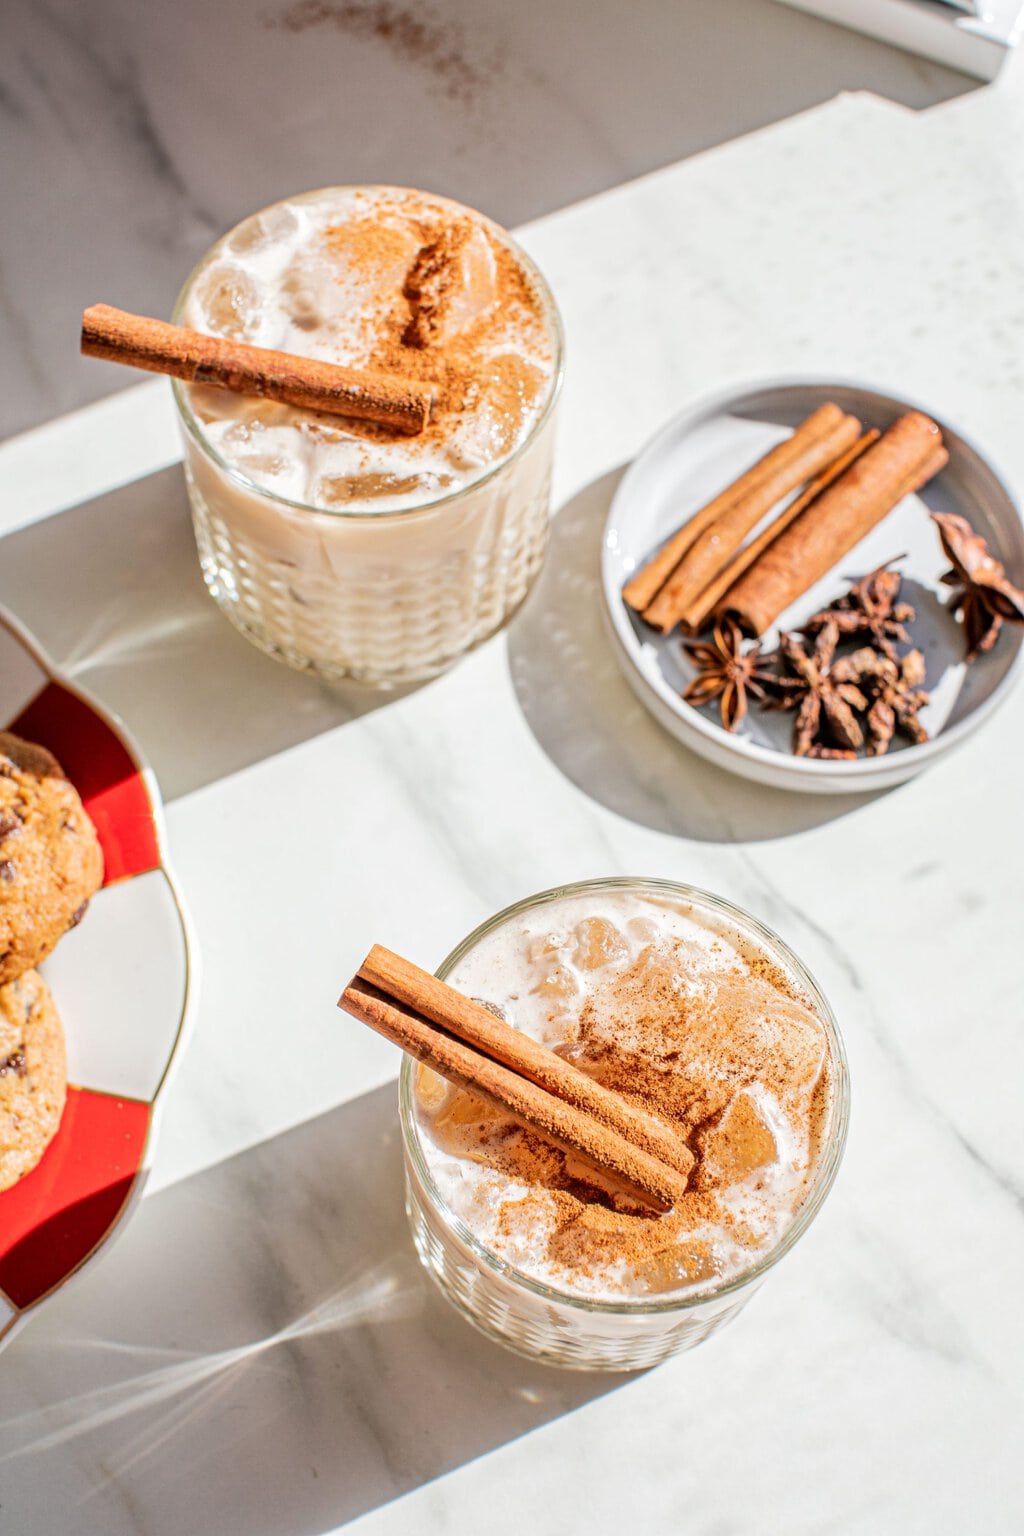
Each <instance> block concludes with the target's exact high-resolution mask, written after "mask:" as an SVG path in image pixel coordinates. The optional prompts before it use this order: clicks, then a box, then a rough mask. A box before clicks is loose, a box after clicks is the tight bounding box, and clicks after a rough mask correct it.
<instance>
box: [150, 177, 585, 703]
mask: <svg viewBox="0 0 1024 1536" xmlns="http://www.w3.org/2000/svg"><path fill="white" fill-rule="evenodd" d="M175 318H176V319H177V320H179V321H180V322H181V323H183V324H185V325H187V326H189V327H191V328H193V329H195V330H199V331H203V332H206V333H208V334H213V335H221V336H227V337H230V338H232V339H234V340H238V341H245V342H249V343H252V344H254V345H257V346H260V347H267V348H273V349H276V350H280V351H285V352H292V353H297V354H300V355H303V356H307V357H312V358H316V359H319V360H322V361H326V362H332V363H339V364H343V365H346V366H349V367H355V368H360V369H366V370H368V371H372V372H375V373H378V374H380V373H386V374H390V375H392V376H394V377H396V378H407V379H411V380H414V381H419V382H422V383H425V384H427V385H429V387H430V389H431V391H432V394H433V408H432V412H431V419H430V422H429V423H428V425H427V427H426V429H425V430H424V431H423V432H422V433H420V434H418V435H416V436H403V435H401V434H400V433H398V432H395V431H392V430H389V429H387V428H384V427H381V426H377V425H373V424H371V423H367V422H357V421H354V420H349V419H345V418H341V417H338V416H328V415H325V414H322V413H318V412H311V411H302V410H298V409H296V408H294V407H292V406H287V405H281V404H277V403H274V402H271V401H267V400H260V399H253V398H249V397H244V396H241V395H237V394H232V393H229V392H227V391H224V390H217V389H211V388H208V387H202V386H189V385H184V384H176V385H175V393H176V398H177V400H178V404H179V409H180V413H181V418H182V422H183V425H184V428H185V434H184V436H185V451H186V473H187V476H188V482H189V492H190V499H191V502H192V509H193V516H194V521H195V526H196V534H197V539H198V543H199V550H200V556H201V560H202V565H203V571H204V575H205V577H206V581H207V585H208V587H209V589H210V591H211V593H212V594H213V596H214V597H215V598H216V600H217V602H218V603H219V604H220V606H221V607H222V608H223V609H224V611H225V612H226V613H227V614H228V616H229V617H230V618H231V619H232V620H233V622H235V623H236V624H237V625H238V626H239V627H240V628H241V629H243V631H244V632H245V633H246V634H247V635H249V637H250V638H251V639H253V640H255V641H256V643H258V644H259V645H261V646H263V647H264V648H265V649H267V650H268V651H270V652H271V653H272V654H275V655H277V656H279V657H280V658H281V659H283V660H286V661H289V662H291V663H292V664H293V665H296V666H301V667H308V668H311V669H313V670H316V671H318V672H320V673H322V674H323V675H325V676H328V677H355V678H360V679H363V680H366V681H370V682H376V683H381V682H384V683H389V682H391V683H399V682H403V681H407V680H411V679H413V678H417V677H423V676H429V675H431V674H432V673H434V672H437V671H438V670H440V669H441V668H442V667H443V666H444V665H446V663H447V662H449V661H450V660H451V659H452V658H453V657H455V656H457V655H459V654H461V653H462V652H463V651H465V650H466V649H468V648H469V647H470V646H472V645H474V644H476V643H478V642H479V641H480V640H481V639H483V638H485V637H486V636H487V635H489V634H490V633H492V632H493V631H494V630H495V629H496V628H498V627H499V626H500V625H501V624H502V623H503V622H504V620H505V619H506V618H507V617H508V616H509V614H510V613H511V612H512V611H513V610H514V609H515V608H516V607H517V605H518V604H519V603H520V602H521V601H522V598H523V597H524V596H525V593H526V591H527V590H528V588H529V585H530V582H531V580H532V578H533V576H534V575H535V574H536V571H537V569H538V568H539V565H540V561H541V559H542V556H543V551H544V547H545V544H546V539H547V522H548V498H549V483H550V469H551V452H552V440H553V425H554V422H553V406H554V402H555V398H556V395H557V390H558V383H559V379H560V372H561V340H560V329H559V323H558V317H557V313H556V310H555V308H554V304H553V301H552V300H551V297H550V294H549V292H548V290H547V288H546V285H545V284H544V282H543V279H542V278H541V277H540V276H539V274H538V273H537V271H536V269H535V268H534V267H533V265H532V263H531V262H530V261H529V259H528V258H527V257H526V256H525V254H524V253H523V252H522V251H521V250H520V249H519V248H518V247H517V246H516V245H515V243H514V242H513V241H512V240H511V238H510V237H509V236H508V235H507V234H505V232H504V231H502V230H501V229H499V227H498V226H497V225H495V224H493V223H492V222H491V221H490V220H488V219H486V218H484V217H483V216H482V215H481V214H478V213H475V212H474V211H472V210H470V209H468V208H465V207H463V206H462V205H460V204H458V203H454V202H451V201H450V200H448V199H444V198H439V197H433V196H430V195H428V194H425V193H421V192H415V191H409V190H403V189H397V188H388V187H363V188H329V189H326V190H324V191H321V192H316V193H310V194H308V195H306V196H303V197H297V198H294V199H290V200H288V201H286V202H283V203H279V204H277V205H275V206H274V207H272V208H269V209H266V210H264V211H263V212H262V213H259V214H256V215H254V216H253V217H252V218H249V219H247V220H245V221H244V222H243V223H242V224H240V225H238V226H237V227H236V228H235V229H234V230H232V231H231V232H230V233H229V234H228V235H226V236H225V237H224V238H223V239H222V240H221V241H220V242H218V244H217V245H216V246H215V247H214V248H213V250H212V251H211V252H210V253H209V255H208V256H207V257H206V258H205V259H204V261H203V262H202V263H201V264H200V266H199V267H198V268H197V269H196V271H195V272H194V273H193V274H192V276H191V277H190V279H189V281H188V283H187V284H186V287H185V289H184V290H183V293H182V295H181V298H180V299H179V302H178V306H177V310H176V314H175Z"/></svg>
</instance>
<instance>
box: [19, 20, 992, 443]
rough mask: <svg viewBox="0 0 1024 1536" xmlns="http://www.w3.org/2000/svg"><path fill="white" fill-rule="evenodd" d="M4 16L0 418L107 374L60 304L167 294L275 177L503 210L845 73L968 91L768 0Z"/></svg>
mask: <svg viewBox="0 0 1024 1536" xmlns="http://www.w3.org/2000/svg"><path fill="white" fill-rule="evenodd" d="M5 21H6V22H7V28H6V31H7V47H6V48H4V49H3V50H2V51H0V120H2V122H3V127H4V134H5V142H4V149H5V165H4V170H5V193H4V212H5V215H6V217H5V227H4V247H5V248H4V271H3V303H2V304H0V337H2V345H0V386H2V387H0V434H6V433H9V432H15V431H20V430H22V429H23V428H25V427H28V426H30V425H32V424H34V423H37V422H40V421H43V420H45V419H48V418H49V417H52V416H53V415H55V414H57V413H60V412H63V411H67V410H70V409H72V408H73V407H75V406H77V405H81V404H84V403H85V402H86V401H88V400H93V399H97V398H99V397H100V396H102V395H105V394H108V393H109V392H110V391H112V390H115V389H117V388H119V387H122V386H123V385H124V384H125V382H126V380H125V376H124V373H123V370H118V369H117V368H115V367H114V366H113V365H102V364H99V363H97V362H95V361H92V360H88V361H79V360H78V359H73V358H71V356H70V347H71V342H72V339H73V337H74V335H75V334H76V332H77V328H78V320H79V317H80V315H81V311H82V306H83V303H85V302H87V301H88V300H92V299H96V298H98V297H106V298H107V299H109V300H110V301H111V302H113V303H117V304H120V305H122V306H123V307H124V308H126V309H131V310H136V311H139V312H142V313H145V314H167V313H169V312H170V308H171V306H172V304H173V300H174V295H175V293H176V292H177V290H178V288H179V286H180V284H181V282H182V280H183V279H184V277H185V275H186V273H187V272H188V271H189V270H190V268H191V267H192V265H193V264H194V262H195V261H196V260H197V259H198V258H199V256H200V255H201V253H202V252H203V251H204V250H205V249H206V248H207V247H208V246H209V245H210V243H211V242H212V240H213V239H214V238H215V237H216V236H217V235H219V234H221V233H222V232H223V231H224V230H225V229H227V228H229V227H230V226H231V225H232V224H233V223H234V222H235V221H236V220H237V219H239V218H241V217H242V216H243V215H244V214H247V213H250V212H251V211H252V210H253V209H256V208H260V207H262V206H263V205H264V204H266V203H268V202H272V201H274V200H276V199H277V198H280V197H284V196H286V195H287V194H288V193H290V192H296V191H305V190H306V189H308V188H311V187H318V186H324V185H328V184H331V183H336V182H338V181H339V180H345V181H350V182H361V181H370V182H376V181H390V182H395V183H399V184H401V185H410V186H424V187H431V188H434V189H435V190H437V191H439V192H445V193H448V194H450V195H452V196H455V197H458V198H461V199H462V200H463V201H465V202H469V203H472V204H475V205H477V206H479V207H481V208H483V209H485V210H486V211H487V212H488V213H490V214H492V215H493V216H495V217H496V218H498V219H500V220H501V221H502V222H503V223H506V224H519V223H522V222H523V221H525V220H528V219H534V218H536V217H537V216H538V215H541V214H544V213H547V212H549V211H551V210H552V209H555V208H561V207H564V206H566V205H567V204H569V203H573V202H576V201H577V200H579V199H581V198H584V197H588V196H591V195H593V194H594V193H597V192H600V191H603V190H605V189H607V188H608V187H612V186H618V185H619V184H621V183H622V182H624V181H627V180H630V179H631V178H633V177H636V176H639V175H642V174H644V173H645V172H647V171H650V170H653V169H655V168H656V167H659V166H663V165H667V164H670V163H672V162H674V161H676V160H679V159H682V158H685V157H687V156H690V155H693V154H696V153H699V152H700V151H702V150H706V149H708V148H710V147H711V146H714V145H717V144H722V143H726V142H728V141H730V140H733V139H736V138H737V137H739V136H741V135H743V134H748V133H751V132H754V131H756V130H757V129H759V128H762V127H764V126H766V125H767V124H771V123H777V122H780V121H782V120H784V119H786V118H789V117H791V116H793V115H794V114H795V113H799V112H802V111H806V110H807V109H809V108H812V107H814V106H816V105H819V104H821V103H824V102H828V101H831V100H832V99H833V98H834V97H836V96H837V95H838V94H840V93H842V92H845V91H868V92H873V93H875V94H876V95H878V96H879V97H881V98H883V100H887V101H891V102H898V103H901V104H902V105H904V106H908V107H911V108H915V109H917V108H922V107H927V106H930V105H932V104H934V103H936V102H940V101H946V100H949V99H951V98H953V97H956V96H958V95H960V94H962V93H964V92H966V91H969V90H973V89H976V84H975V82H973V81H969V80H967V79H966V78H965V77H964V76H962V75H959V74H955V73H953V72H952V71H950V70H947V69H943V68H941V67H940V66H939V65H936V64H930V63H928V62H927V61H925V60H923V59H919V58H912V57H910V56H909V55H907V54H905V53H901V52H900V51H899V50H898V49H895V48H891V47H888V46H887V45H885V44H884V43H880V42H877V41H875V40H873V39H871V38H868V37H864V36H860V35H857V34H855V33H853V32H849V31H844V30H842V29H840V28H839V27H835V26H831V25H829V24H828V23H827V22H824V21H821V20H818V19H817V18H814V17H811V16H807V15H804V14H801V13H800V12H798V11H795V10H792V9H790V8H788V7H783V6H780V5H775V4H771V3H769V0H730V3H729V4H728V5H727V6H725V5H709V4H707V0H673V3H671V4H666V3H665V0H631V3H630V4H621V3H613V0H561V3H560V4H558V5H551V4H543V3H541V0H523V3H521V4H518V5H508V4H506V3H505V0H472V3H470V0H416V3H415V4H413V3H412V0H393V3H381V0H236V3H235V4H233V5H229V6H211V5H208V4H203V3H202V0H179V3H178V4H176V5H173V6H154V5H148V6H147V5H140V6H131V5H125V4H123V3H122V0H90V3H89V4H88V5H82V4H81V3H80V0H47V3H46V4H43V3H41V0H10V3H9V4H8V6H7V7H6V13H5ZM271 101H272V102H273V110H269V111H268V110H267V103H268V102H271ZM83 166H88V167H100V168H102V174H97V175H94V176H92V178H91V180H90V182H89V195H88V196H86V195H84V193H83V180H82V177H83V169H82V168H83ZM42 294H45V296H46V299H45V302H39V295H42Z"/></svg>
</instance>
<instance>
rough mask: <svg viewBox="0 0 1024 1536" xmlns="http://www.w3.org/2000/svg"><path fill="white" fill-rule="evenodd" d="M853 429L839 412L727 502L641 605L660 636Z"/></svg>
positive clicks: (853, 436) (841, 448)
mask: <svg viewBox="0 0 1024 1536" xmlns="http://www.w3.org/2000/svg"><path fill="white" fill-rule="evenodd" d="M859 433H860V422H859V421H858V420H857V418H856V416H843V417H841V418H840V420H839V421H838V422H836V424H835V426H834V427H833V428H832V429H831V430H829V431H827V432H826V433H825V434H824V435H823V436H821V437H818V438H815V439H814V440H813V441H811V442H809V443H808V444H807V446H806V447H805V448H804V449H802V450H801V451H800V452H798V453H796V454H794V455H793V456H792V457H791V458H790V459H789V460H788V462H787V463H786V464H785V465H784V467H783V468H782V469H780V470H778V471H777V472H775V473H774V474H771V475H768V476H767V477H766V478H765V479H764V480H762V481H761V482H760V483H759V484H758V485H755V486H754V488H753V490H752V491H750V492H749V493H748V494H747V495H744V496H741V497H740V498H739V500H738V501H735V502H734V503H733V504H732V506H731V507H728V508H727V509H726V510H725V511H724V512H723V513H722V514H721V515H720V516H719V517H717V518H716V519H715V521H714V522H713V523H712V524H711V527H710V528H707V529H705V531H704V532H703V533H702V534H701V535H700V537H699V538H698V539H696V540H695V541H694V543H693V544H692V545H691V547H690V548H689V549H688V550H687V552H686V554H685V555H684V556H683V558H682V560H681V561H680V562H679V564H678V565H677V566H676V569H675V570H674V571H673V573H672V575H671V576H670V577H669V579H668V581H667V582H666V583H665V585H664V586H663V587H662V589H661V591H660V592H659V593H658V595H657V597H656V598H655V599H654V602H653V603H652V604H651V605H650V607H649V608H646V609H645V610H644V619H645V620H646V622H647V623H648V624H650V625H652V626H653V627H654V628H655V629H660V630H661V632H662V634H665V635H667V634H668V633H669V632H670V631H671V630H672V629H674V628H675V626H676V624H678V623H679V620H680V618H681V617H682V614H683V613H684V612H685V610H686V607H687V606H688V604H689V603H691V602H693V601H694V599H695V598H697V597H699V596H700V594H701V592H702V591H703V590H704V588H705V587H706V586H707V585H708V583H709V582H711V581H713V580H714V579H715V577H716V576H717V575H718V574H719V572H720V571H722V570H723V569H724V568H725V566H726V565H728V563H729V561H730V560H731V559H732V557H733V556H734V555H735V554H736V553H737V551H738V550H739V549H740V548H741V546H742V544H743V540H744V539H745V538H746V537H747V535H748V533H750V531H751V529H753V528H756V526H757V524H758V523H759V522H760V521H761V519H762V517H763V516H764V514H765V513H766V512H769V511H770V510H771V508H772V507H774V506H775V504H776V502H777V501H780V500H781V499H782V497H783V496H786V495H788V494H789V492H790V491H791V490H792V489H793V487H794V486H796V485H800V484H801V483H802V482H803V481H804V480H807V479H809V478H810V477H811V476H813V475H816V474H817V473H818V472H819V471H820V470H822V469H824V468H825V466H826V465H828V464H831V463H832V461H833V460H834V459H836V458H838V457H839V456H840V454H842V453H845V452H846V449H847V448H849V447H850V446H851V445H852V444H853V443H854V442H855V441H856V440H857V437H858V435H859Z"/></svg>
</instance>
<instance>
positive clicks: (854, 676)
mask: <svg viewBox="0 0 1024 1536" xmlns="http://www.w3.org/2000/svg"><path fill="white" fill-rule="evenodd" d="M924 675H925V662H924V656H923V655H922V654H921V652H920V651H918V650H913V651H908V652H907V654H906V655H905V656H901V657H899V658H898V659H895V660H894V658H893V657H891V656H883V655H881V654H880V653H879V652H878V651H876V650H874V649H873V648H872V647H871V646H869V645H865V646H862V647H861V649H860V650H859V651H854V652H853V654H852V655H851V656H844V657H842V658H841V659H840V660H839V661H837V662H836V664H835V666H834V667H833V668H832V676H833V677H834V678H838V679H839V680H840V681H847V682H850V683H853V684H854V685H855V686H859V687H861V688H862V689H863V690H864V691H865V692H866V693H867V694H868V696H869V698H870V700H871V704H870V708H869V709H868V712H867V730H868V744H867V754H868V756H869V757H881V756H882V755H883V753H885V752H888V750H889V747H890V745H891V743H892V738H893V736H894V734H895V733H896V731H900V732H901V733H902V734H903V735H904V736H908V737H909V738H910V740H911V741H913V742H918V743H920V742H922V741H927V740H928V732H927V731H926V730H925V728H924V726H923V725H922V724H921V722H920V720H919V719H918V718H917V717H918V713H919V711H920V710H922V709H923V708H924V706H925V705H926V704H927V703H928V695H927V693H925V691H924V689H923V688H922V687H921V684H922V683H923V682H924Z"/></svg>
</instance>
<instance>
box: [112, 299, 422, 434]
mask: <svg viewBox="0 0 1024 1536" xmlns="http://www.w3.org/2000/svg"><path fill="white" fill-rule="evenodd" d="M82 352H83V353H84V354H85V356H86V357H102V358H105V359H106V360H107V361H108V362H112V363H125V364H127V365H128V366H129V367H131V368H144V369H146V370H147V372H149V373H166V374H170V375H171V377H172V378H175V379H185V380H186V381H187V382H188V383H190V384H212V385H214V386H215V387H216V388H218V389H230V390H233V391H234V392H235V393H236V394H239V395H257V396H261V397H262V398H264V399H266V400H278V401H281V402H282V403H283V404H285V405H296V406H300V407H301V408H302V409H304V410H309V411H326V412H327V413H328V414H330V415H332V416H353V417H357V418H358V419H360V420H363V421H373V422H377V423H378V424H379V425H380V426H383V427H390V428H391V429H392V430H393V431H396V432H402V433H405V434H406V435H410V436H412V435H415V434H416V433H417V432H422V431H423V428H424V427H425V426H426V425H427V423H428V421H429V420H430V409H431V403H432V392H431V389H430V387H429V385H425V384H422V383H420V382H419V381H417V380H414V379H406V378H401V377H399V376H397V375H395V376H392V375H390V374H381V373H370V372H364V371H363V370H361V369H358V368H342V367H340V366H338V365H337V364H334V363H323V362H319V361H318V360H317V359H315V358H311V357H298V356H296V355H295V354H294V353H291V352H274V351H271V350H270V349H268V348H266V347H251V346H249V345H248V343H246V342H242V341H229V340H227V339H226V338H225V337H223V336H205V335H203V334H202V333H201V332H200V331H193V330H189V329H188V327H187V326H183V325H169V324H168V323H167V322H166V321H163V320H152V319H150V318H149V317H148V316H146V315H131V314H127V313H126V312H125V311H124V310H121V309H114V308H112V307H111V306H110V305H109V304H93V305H92V306H91V307H90V308H89V309H87V310H86V311H85V313H84V314H83V316H82Z"/></svg>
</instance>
